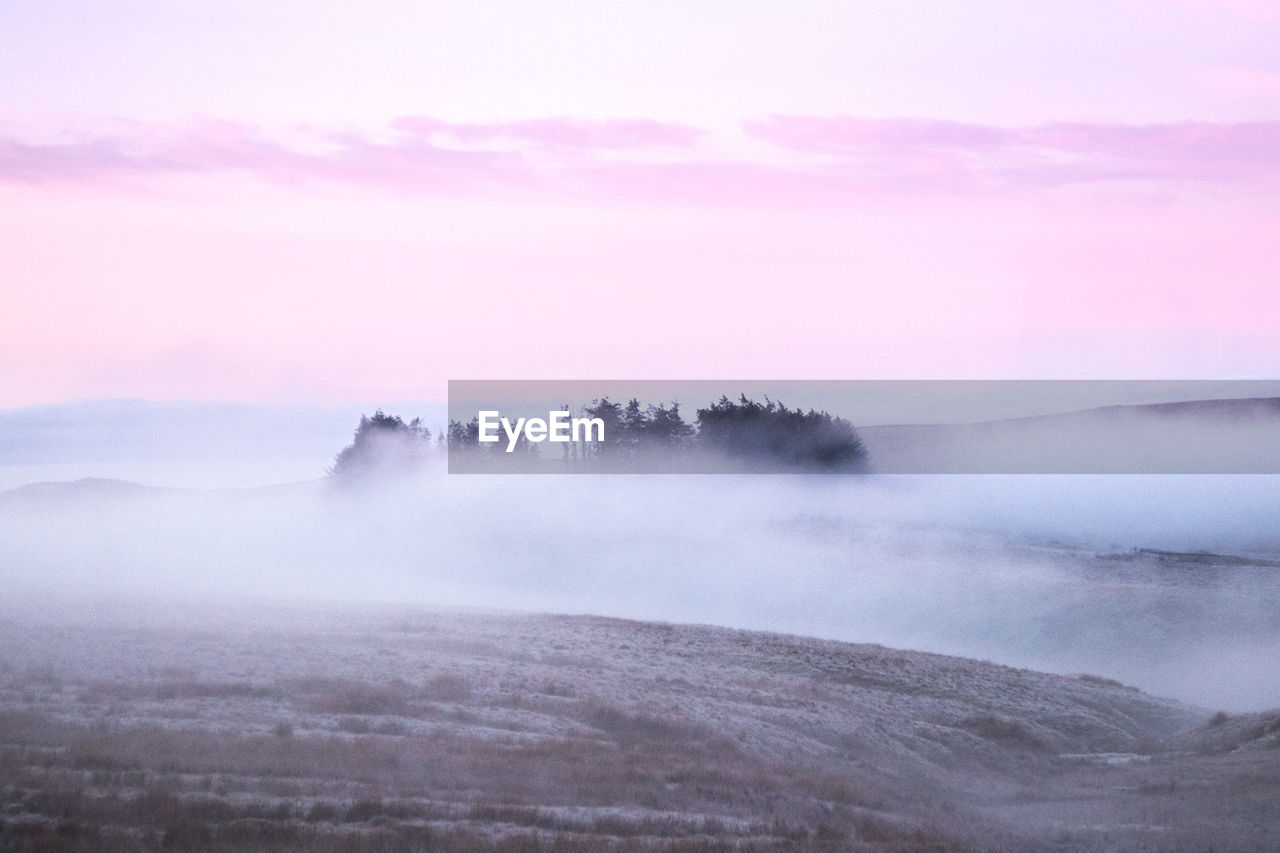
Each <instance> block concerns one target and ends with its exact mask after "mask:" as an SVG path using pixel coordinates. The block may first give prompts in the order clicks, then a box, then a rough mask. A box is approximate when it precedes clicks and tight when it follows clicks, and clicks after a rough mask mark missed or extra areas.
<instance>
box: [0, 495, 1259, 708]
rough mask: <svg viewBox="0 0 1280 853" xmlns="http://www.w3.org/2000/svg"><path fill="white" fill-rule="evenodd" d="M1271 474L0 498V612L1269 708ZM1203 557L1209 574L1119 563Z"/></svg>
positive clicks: (1195, 567) (1185, 566) (1179, 566)
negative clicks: (668, 645)
mask: <svg viewBox="0 0 1280 853" xmlns="http://www.w3.org/2000/svg"><path fill="white" fill-rule="evenodd" d="M1278 506H1280V477H1272V476H1242V475H1232V476H1225V475H1224V476H1211V475H1194V476H1190V475H1189V476H1157V475H1143V476H1100V475H1090V476H1086V475H1075V476H1031V475H999V476H998V475H983V476H978V475H947V476H869V477H827V476H785V475H774V476H743V475H725V476H656V475H651V476H627V475H601V476H588V477H566V476H534V475H530V476H460V475H446V474H443V473H438V472H437V473H431V474H428V475H424V476H422V477H419V478H416V479H413V480H404V481H400V482H396V483H384V484H381V485H377V486H368V487H365V488H359V489H343V488H339V487H337V486H336V484H334V483H332V482H329V481H325V480H317V481H312V482H306V483H298V484H293V485H288V486H279V487H274V488H256V489H239V490H227V489H210V490H194V489H159V488H146V487H140V486H136V485H129V484H122V483H114V482H102V481H96V482H95V481H83V482H76V483H62V484H53V485H46V486H41V487H28V488H23V489H18V490H13V491H9V492H7V493H3V494H0V554H2V555H3V562H2V563H0V581H2V582H3V583H4V585H5V588H6V589H7V590H8V594H7V596H6V597H7V600H8V606H10V607H23V606H29V607H31V608H37V607H46V606H50V604H49V602H50V601H53V602H55V604H54V605H52V606H57V605H56V602H57V601H58V600H59V597H60V596H61V597H68V596H72V597H80V598H85V597H108V598H110V599H112V600H115V601H119V602H122V603H124V602H130V601H135V600H158V599H159V600H166V601H178V602H181V601H191V600H203V601H208V600H227V601H234V600H238V599H246V598H255V599H273V600H284V601H294V600H323V601H360V602H397V603H415V604H419V603H420V604H429V605H462V606H478V607H491V608H510V609H519V610H530V611H552V612H569V613H592V614H602V615H611V616H620V617H628V618H636V619H647V620H650V619H651V620H665V621H676V622H696V623H710V624H717V625H725V626H732V627H739V628H754V629H765V630H774V631H783V632H791V633H799V634H807V635H815V636H820V637H828V638H835V639H843V640H851V641H859V642H874V643H881V644H884V645H889V646H894V647H901V648H910V649H920V650H926V651H937V652H944V653H950V654H957V655H964V656H969V657H976V658H980V659H987V660H991V661H994V662H996V663H1003V664H1008V665H1013V666H1019V667H1028V668H1035V669H1042V670H1047V671H1051V672H1061V673H1091V674H1094V675H1100V676H1105V677H1109V678H1115V679H1118V680H1120V681H1123V682H1125V683H1127V684H1131V685H1134V686H1138V687H1141V688H1143V689H1145V690H1148V691H1151V692H1155V693H1158V694H1162V695H1167V696H1173V697H1176V698H1181V699H1184V700H1187V701H1191V702H1194V703H1196V704H1199V705H1202V706H1204V707H1208V708H1212V709H1219V708H1221V709H1225V710H1232V711H1233V710H1243V709H1250V708H1264V707H1272V706H1277V705H1280V686H1278V685H1280V661H1278V660H1277V659H1276V656H1275V655H1274V649H1275V648H1276V647H1277V643H1278V642H1280V568H1278V567H1276V566H1273V565H1268V561H1271V560H1274V559H1275V558H1276V556H1277V554H1280V527H1278V526H1277V525H1276V521H1277V512H1276V507H1278ZM1137 548H1146V549H1161V550H1166V551H1180V552H1188V551H1198V550H1205V551H1212V552H1214V553H1215V554H1225V555H1230V556H1233V557H1237V558H1244V559H1240V560H1236V561H1235V562H1234V563H1232V564H1230V565H1209V564H1205V563H1202V562H1196V561H1194V560H1192V561H1186V560H1177V559H1166V558H1164V557H1161V556H1159V555H1150V554H1145V555H1144V554H1135V553H1133V549H1137Z"/></svg>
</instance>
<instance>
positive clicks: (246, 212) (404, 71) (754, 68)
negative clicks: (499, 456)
mask: <svg viewBox="0 0 1280 853" xmlns="http://www.w3.org/2000/svg"><path fill="white" fill-rule="evenodd" d="M262 5H265V6H269V7H270V8H269V9H267V10H265V11H264V10H263V9H261V8H259V7H260V6H262ZM428 7H429V8H428ZM517 7H518V8H517ZM1274 8H1275V7H1274V6H1273V5H1272V4H1270V3H1250V2H1246V0H1230V2H1224V3H1221V4H1214V3H1210V2H1208V1H1207V0H1168V2H1157V0H1132V2H1106V3H1101V2H1098V3H1095V2H1073V3H1041V4H1026V3H1021V2H1019V3H1014V2H994V1H993V2H963V3H961V2H909V0H904V2H901V3H895V4H883V5H882V4H852V3H843V2H832V3H815V2H809V3H787V4H782V3H772V2H745V3H734V4H724V3H710V2H708V3H705V4H689V3H667V2H654V3H647V4H635V3H620V2H618V3H611V2H594V3H580V4H574V3H556V4H551V3H546V4H537V3H535V4H511V5H510V7H508V6H486V5H485V4H474V3H461V2H459V3H439V4H417V3H382V4H373V5H370V4H354V3H353V4H326V5H325V7H324V9H325V12H324V14H323V15H321V14H319V13H318V12H317V11H316V9H317V7H315V6H314V5H311V4H290V3H279V4H249V3H240V2H232V3H216V4H215V3H205V2H191V3H183V4H170V3H160V2H137V3H131V4H127V5H125V4H116V3H87V4H61V3H58V2H51V3H47V4H22V5H21V6H20V7H18V8H15V7H14V6H13V5H12V4H11V5H10V6H7V7H5V8H4V9H2V10H0V80H4V81H6V82H5V83H4V84H0V86H3V88H0V95H2V97H0V233H3V235H4V238H3V241H2V242H0V406H21V405H28V404H33V403H41V402H57V401H62V400H70V399H85V398H95V397H120V396H130V397H146V398H155V399H165V398H181V399H232V400H252V401H276V400H285V401H350V400H376V399H405V398H424V399H432V398H440V397H442V396H443V393H444V383H445V380H446V379H449V378H504V377H515V378H584V377H592V376H600V377H602V376H610V375H613V376H629V377H642V378H649V377H652V378H664V377H670V378H715V377H761V378H768V377H793V378H909V377H929V378H953V377H954V378H963V377H990V378H1002V377H1025V378H1067V377H1109V378H1147V377H1151V378H1157V377H1168V378H1234V377H1276V376H1277V375H1280V281H1277V275H1278V274H1277V272H1276V270H1277V269H1280V263H1278V261H1280V257H1278V255H1280V249H1277V243H1278V241H1277V240H1276V235H1277V234H1280V204H1278V202H1280V54H1278V53H1277V52H1276V51H1275V50H1274V46H1275V45H1276V44H1280V15H1277V14H1275V13H1274V12H1273V11H1272V10H1273V9H1274ZM499 9H501V10H502V11H501V13H499V12H498V11H497V10H499Z"/></svg>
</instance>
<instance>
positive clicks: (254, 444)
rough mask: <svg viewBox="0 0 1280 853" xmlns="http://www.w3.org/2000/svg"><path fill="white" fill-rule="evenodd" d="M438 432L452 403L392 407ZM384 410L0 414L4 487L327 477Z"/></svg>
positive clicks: (178, 406)
mask: <svg viewBox="0 0 1280 853" xmlns="http://www.w3.org/2000/svg"><path fill="white" fill-rule="evenodd" d="M384 405H385V406H386V407H387V408H388V410H392V411H396V412H401V413H404V414H405V415H406V416H407V417H421V418H422V419H423V421H424V423H426V425H427V426H428V427H429V428H430V429H431V430H432V432H435V431H436V430H437V429H439V428H441V427H442V426H443V424H444V422H445V420H446V418H445V406H444V404H443V403H422V402H399V403H396V402H389V403H386V404H384ZM375 408H377V405H373V404H369V405H359V404H356V405H343V406H304V405H281V406H268V405H248V404H241V403H193V402H152V401H146V400H95V401H89V402H81V403H68V404H63V405H50V406H30V407H26V408H20V409H7V410H0V489H3V488H6V487H12V486H19V485H23V484H25V483H32V482H37V481H41V480H79V479H82V478H86V477H88V478H104V479H122V480H135V481H138V482H142V483H148V484H155V485H173V486H179V485H180V486H197V487H223V486H257V485H267V484H271V483H280V482H288V481H295V480H303V479H313V478H317V477H322V476H324V473H325V470H326V469H327V468H328V466H329V465H331V464H332V463H333V458H334V455H335V454H336V453H337V452H338V451H339V450H340V449H341V448H342V447H343V446H344V445H346V444H347V443H349V442H350V441H351V432H352V430H353V429H354V428H355V425H356V424H357V423H358V422H359V420H360V416H361V414H367V413H370V412H372V411H373V410H374V409H375Z"/></svg>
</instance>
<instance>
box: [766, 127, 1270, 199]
mask: <svg viewBox="0 0 1280 853" xmlns="http://www.w3.org/2000/svg"><path fill="white" fill-rule="evenodd" d="M745 129H746V131H747V132H748V133H749V134H752V135H753V136H756V137H758V138H760V139H762V140H766V141H768V142H770V143H772V144H775V145H779V146H783V147H786V148H789V149H792V150H794V151H800V152H808V153H811V154H821V155H825V156H826V157H827V158H828V160H827V167H828V168H830V169H832V170H834V171H837V172H839V173H840V174H843V175H846V176H848V175H852V174H856V175H860V176H862V177H863V178H864V179H865V180H868V181H876V182H880V183H899V184H903V183H910V184H912V185H920V184H922V183H932V184H933V185H934V186H936V187H939V188H943V187H951V188H960V187H966V188H974V187H980V186H988V187H989V186H1003V187H1011V186H1022V187H1043V186H1062V185H1070V184H1079V183H1098V182H1126V183H1128V182H1145V183H1153V184H1164V185H1169V184H1170V183H1174V184H1186V183H1206V182H1208V183H1245V182H1261V183H1266V184H1274V183H1275V182H1276V180H1277V178H1280V122H1254V123H1237V124H1214V123H1207V122H1185V123H1178V124H1159V125H1119V124H1083V123H1058V124H1044V125H1036V126H1031V127H1014V128H1005V127H993V126H988V125H975V124H963V123H959V122H942V121H927V120H912V119H888V120H881V119H860V118H851V117H836V118H816V117H809V116H773V117H771V118H769V119H767V120H764V121H758V122H751V123H748V124H747V125H746V126H745Z"/></svg>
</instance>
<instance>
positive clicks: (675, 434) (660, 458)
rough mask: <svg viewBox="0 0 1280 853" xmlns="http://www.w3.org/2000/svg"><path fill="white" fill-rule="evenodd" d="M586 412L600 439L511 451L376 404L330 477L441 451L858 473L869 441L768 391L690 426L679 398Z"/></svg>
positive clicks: (581, 465) (361, 474)
mask: <svg viewBox="0 0 1280 853" xmlns="http://www.w3.org/2000/svg"><path fill="white" fill-rule="evenodd" d="M563 408H564V409H566V410H568V408H569V407H568V405H567V404H566V405H565V406H564V407H563ZM580 411H581V414H582V415H584V416H585V417H588V418H598V419H599V420H600V421H601V422H602V423H603V424H604V439H603V440H601V441H575V442H565V443H557V444H535V443H531V442H529V441H528V440H527V439H525V438H523V437H521V438H520V439H519V440H518V441H517V442H516V446H515V448H514V454H515V455H511V454H507V453H506V449H507V441H506V440H505V437H504V440H502V441H500V442H496V443H482V442H480V440H479V439H480V424H479V418H472V419H471V420H470V421H469V422H466V423H463V422H461V421H458V420H450V421H449V423H448V426H447V427H446V428H445V430H444V431H442V432H441V433H440V434H438V435H435V436H433V435H432V433H431V430H429V429H428V428H427V427H426V426H425V425H423V423H422V422H421V420H420V419H418V418H414V419H413V420H411V421H408V422H406V421H404V420H402V419H401V418H400V417H398V416H395V415H388V414H385V413H384V412H383V411H382V410H381V409H379V410H378V411H377V412H375V413H374V414H373V415H372V416H367V415H366V416H361V418H360V423H359V425H358V426H357V427H356V430H355V434H354V436H353V438H352V442H351V444H350V445H348V446H347V447H345V448H343V450H342V451H341V452H340V453H339V454H338V455H337V457H336V458H335V459H334V464H333V466H332V467H331V468H330V469H329V474H330V475H331V476H332V477H333V478H335V479H337V480H339V481H342V482H348V483H356V482H361V481H368V480H371V479H377V478H382V477H385V476H388V475H399V474H407V473H413V472H416V471H420V470H422V469H423V468H424V467H425V466H426V464H427V463H428V461H429V460H430V459H431V457H432V454H433V452H439V451H440V450H443V449H445V448H447V449H448V453H449V455H450V458H451V460H453V461H455V462H459V463H460V465H461V469H467V468H470V467H475V468H483V467H486V465H489V464H494V465H500V466H502V467H501V468H500V469H497V468H495V470H512V469H525V470H544V471H545V470H551V469H553V468H554V467H556V466H555V465H548V464H547V463H549V462H550V463H554V462H556V461H558V462H559V464H560V467H561V468H562V469H567V470H583V471H619V472H626V471H743V472H805V471H809V472H857V471H863V470H865V467H866V461H867V451H866V448H865V447H864V446H863V444H862V440H861V439H860V438H859V436H858V433H857V430H856V429H854V427H853V425H852V424H851V423H849V422H848V421H846V420H845V419H844V418H841V417H838V416H835V415H832V414H830V413H829V412H825V411H815V410H814V409H809V410H808V411H804V410H802V409H799V408H796V409H790V408H788V407H787V406H786V405H784V404H783V403H781V402H778V401H774V400H770V399H769V398H768V397H765V398H764V402H758V401H756V400H752V399H749V398H748V397H747V396H746V395H745V394H742V395H739V397H738V399H737V400H730V399H729V398H728V397H727V396H722V397H721V398H720V399H719V400H718V401H716V402H715V403H713V404H711V405H709V406H707V407H706V408H701V409H697V410H696V417H695V420H694V422H693V423H689V422H688V421H686V420H685V419H684V416H683V415H682V414H681V411H680V404H679V403H678V402H675V401H673V402H671V403H670V404H656V405H655V404H652V403H650V404H644V403H641V402H640V401H639V400H638V399H635V398H632V399H631V400H628V401H627V402H626V403H619V402H614V401H612V400H610V399H609V398H608V397H602V398H597V399H594V400H592V401H591V404H590V405H587V406H583V407H582V409H581V410H580ZM553 454H555V455H553ZM557 457H558V459H557ZM468 463H471V464H468Z"/></svg>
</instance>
